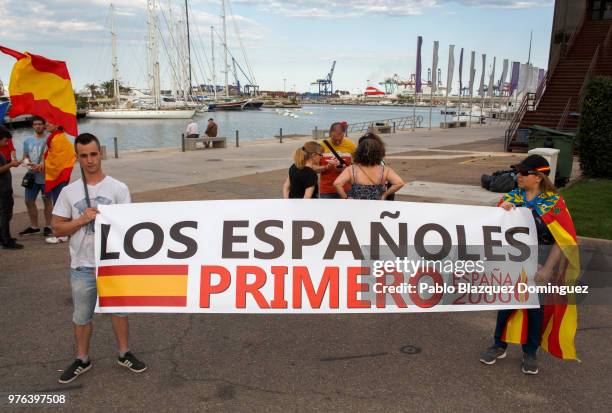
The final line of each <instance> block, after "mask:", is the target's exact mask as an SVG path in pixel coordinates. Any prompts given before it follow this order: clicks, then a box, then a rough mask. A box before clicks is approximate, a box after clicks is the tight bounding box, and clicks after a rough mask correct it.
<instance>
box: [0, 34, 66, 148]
mask: <svg viewBox="0 0 612 413" xmlns="http://www.w3.org/2000/svg"><path fill="white" fill-rule="evenodd" d="M0 51H1V52H3V53H5V54H7V55H10V56H13V57H14V58H15V59H17V62H16V63H15V65H14V66H13V70H12V72H11V80H10V82H9V95H10V98H11V109H10V110H9V116H12V117H15V116H18V115H24V114H30V115H37V116H40V117H42V118H44V119H45V120H47V121H49V122H51V123H54V124H56V125H60V126H62V127H63V128H64V130H65V131H66V132H67V133H69V134H70V135H72V136H77V133H78V132H77V120H76V102H75V100H74V91H73V90H72V83H71V82H70V75H69V74H68V68H67V67H66V63H65V62H61V61H58V60H51V59H47V58H46V57H43V56H38V55H35V54H30V53H28V52H25V53H20V52H17V51H15V50H12V49H8V48H6V47H2V46H0Z"/></svg>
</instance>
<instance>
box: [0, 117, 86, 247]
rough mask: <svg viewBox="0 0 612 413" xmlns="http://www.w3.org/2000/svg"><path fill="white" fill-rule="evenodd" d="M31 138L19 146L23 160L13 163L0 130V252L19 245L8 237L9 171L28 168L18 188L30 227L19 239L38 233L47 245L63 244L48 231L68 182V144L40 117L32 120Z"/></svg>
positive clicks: (57, 129)
mask: <svg viewBox="0 0 612 413" xmlns="http://www.w3.org/2000/svg"><path fill="white" fill-rule="evenodd" d="M32 129H33V132H34V134H33V136H30V137H28V138H27V139H26V140H25V141H24V142H23V157H22V159H21V160H18V159H17V154H16V152H15V147H14V145H13V142H12V135H11V132H10V131H9V130H8V129H6V128H5V127H4V126H0V181H1V182H0V243H1V245H2V247H3V248H4V249H9V250H10V249H13V250H16V249H22V248H23V245H21V244H19V243H17V242H16V239H15V238H13V237H12V236H11V232H10V221H11V219H12V216H13V206H14V198H13V185H12V175H11V169H12V168H16V167H19V166H24V167H26V168H28V172H27V173H26V176H25V177H24V179H23V180H22V183H21V185H22V186H23V187H24V195H25V204H26V208H27V211H28V217H29V220H30V225H29V226H28V227H27V228H25V229H24V230H22V231H20V232H19V235H20V236H27V235H34V234H40V233H42V234H43V235H44V236H45V240H46V242H48V243H51V244H56V243H59V242H63V241H66V240H67V238H65V237H56V236H55V235H54V234H53V231H52V229H51V212H52V209H53V205H55V203H56V202H57V199H58V197H59V194H60V192H61V191H62V189H63V188H64V187H65V186H66V185H68V182H70V175H71V173H72V165H73V164H74V161H75V158H76V156H75V154H74V150H73V148H72V143H71V142H70V141H69V140H68V138H67V137H66V135H65V134H64V133H63V129H62V128H61V127H59V126H58V125H55V124H53V123H51V122H45V120H44V119H42V118H40V117H34V118H33V120H32ZM39 194H40V195H41V198H42V201H43V207H44V208H43V211H44V226H43V229H42V231H41V229H40V227H39V225H38V224H39V219H38V207H37V206H36V200H37V198H38V195H39Z"/></svg>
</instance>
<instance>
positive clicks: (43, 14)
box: [0, 0, 553, 93]
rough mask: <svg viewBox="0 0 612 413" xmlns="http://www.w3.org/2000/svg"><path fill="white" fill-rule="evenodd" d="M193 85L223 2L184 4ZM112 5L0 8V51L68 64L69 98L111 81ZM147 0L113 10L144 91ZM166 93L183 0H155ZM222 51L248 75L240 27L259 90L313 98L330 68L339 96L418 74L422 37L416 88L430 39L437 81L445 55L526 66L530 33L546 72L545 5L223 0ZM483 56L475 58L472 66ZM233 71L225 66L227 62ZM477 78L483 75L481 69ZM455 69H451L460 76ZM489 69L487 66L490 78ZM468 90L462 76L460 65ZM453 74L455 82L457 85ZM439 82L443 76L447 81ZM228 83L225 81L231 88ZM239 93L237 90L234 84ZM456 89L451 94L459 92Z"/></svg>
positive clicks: (26, 2) (126, 71) (22, 0)
mask: <svg viewBox="0 0 612 413" xmlns="http://www.w3.org/2000/svg"><path fill="white" fill-rule="evenodd" d="M188 1H189V7H190V23H191V38H192V47H193V49H194V51H193V52H192V63H193V66H194V69H193V76H194V83H196V81H198V83H204V82H207V81H208V79H209V78H211V77H212V76H211V69H210V66H211V52H210V48H211V41H210V26H211V25H213V26H215V28H216V30H218V32H219V33H221V20H220V18H219V14H220V1H214V0H212V1H211V0H188ZM110 3H111V2H110V1H108V0H46V1H34V0H2V1H1V2H0V21H1V22H2V24H0V44H2V45H3V46H7V47H10V48H13V49H16V50H18V51H29V52H32V53H36V54H41V55H44V56H46V57H49V58H52V59H58V60H65V61H66V62H67V64H68V69H69V71H70V74H71V77H72V81H73V85H74V87H75V88H76V89H80V88H82V87H83V86H84V85H85V84H87V83H99V82H101V81H104V80H108V79H110V78H111V77H112V74H111V37H110V20H109V9H110V7H109V6H110ZM146 3H147V2H146V0H114V1H113V4H114V7H115V10H116V12H115V20H116V25H117V44H118V60H119V71H120V77H121V80H122V81H123V82H124V83H127V84H129V85H131V86H135V87H140V88H146V87H147V77H146V72H147V71H146V68H147V60H146V47H145V44H146V43H145V39H146V33H147V15H146ZM158 3H160V11H159V12H158V15H159V20H160V28H161V29H160V30H161V31H162V33H164V36H163V37H164V40H163V41H161V44H160V61H161V62H162V63H161V65H162V88H170V86H171V77H172V73H174V72H173V69H172V68H171V66H170V65H169V64H168V63H167V62H168V58H167V56H168V55H169V54H172V53H173V52H172V51H171V50H170V49H173V47H172V44H173V40H172V38H170V36H169V35H168V34H167V27H168V24H167V22H169V21H170V20H171V19H170V4H171V5H172V12H173V15H174V19H173V20H177V19H178V18H179V17H182V11H181V7H182V4H183V3H184V2H183V0H161V1H158ZM226 3H229V7H228V8H227V11H226V13H227V15H228V39H229V40H228V45H229V49H230V51H231V53H232V54H233V55H234V56H236V58H237V60H238V62H239V64H240V65H241V66H243V67H244V68H245V71H246V64H245V63H244V59H243V57H242V56H243V54H242V51H241V49H240V47H239V40H238V36H237V34H236V28H237V30H238V32H239V34H240V36H239V37H240V40H241V42H242V44H243V45H244V49H245V51H246V55H247V56H248V59H249V62H250V66H251V68H252V70H253V73H254V76H255V80H256V82H257V83H258V84H259V85H260V87H261V89H262V90H282V89H283V84H284V83H283V79H286V88H287V90H292V89H293V87H294V85H295V89H296V90H297V91H299V92H304V91H308V90H311V91H314V90H315V89H314V88H315V87H314V86H311V85H310V82H312V81H314V80H316V79H317V78H320V77H323V76H325V75H326V74H327V72H328V71H329V69H330V66H331V63H332V61H333V60H337V64H336V71H335V73H334V79H333V80H334V89H343V90H349V91H351V92H353V93H354V92H357V91H361V90H363V89H364V88H365V86H366V84H367V81H368V80H370V83H371V84H375V85H376V84H378V82H380V81H382V80H383V79H384V78H385V77H388V76H392V75H393V74H396V73H397V74H398V75H399V76H400V77H402V78H408V77H409V75H410V74H411V73H414V72H415V64H416V63H415V62H416V39H417V36H419V35H421V36H423V78H424V79H426V77H427V68H428V67H430V66H431V60H432V46H433V41H434V40H438V41H439V42H440V65H441V67H442V70H443V72H445V69H446V62H447V59H448V45H449V44H455V45H456V49H455V50H456V55H455V62H456V63H458V60H459V50H460V49H461V48H462V47H463V48H465V53H466V60H468V62H467V64H469V58H468V56H469V51H471V50H475V51H476V52H477V53H478V54H481V53H486V54H487V66H489V65H490V64H491V63H492V56H496V57H497V60H498V64H497V70H496V72H497V76H496V77H499V74H500V72H501V60H502V59H505V58H507V59H509V60H516V61H522V62H526V61H527V55H528V49H529V33H530V31H531V30H533V48H532V56H531V57H532V62H533V63H534V64H535V65H536V66H540V67H546V65H547V62H548V49H549V45H550V32H551V26H552V15H553V1H552V0H525V1H516V0H404V1H400V0H282V1H280V0H279V1H274V0H229V1H227V2H226ZM220 50H221V48H220V45H219V41H218V39H217V42H216V52H217V53H216V59H215V64H216V68H217V70H216V72H217V74H216V78H217V81H218V83H219V84H221V83H222V79H223V75H222V74H221V69H222V56H221V53H220ZM479 59H480V58H479V57H478V59H477V61H480V60H479ZM13 63H14V60H13V59H12V58H10V57H8V56H0V79H1V80H2V81H3V82H4V83H5V85H6V84H8V79H9V75H10V70H11V67H12V64H13ZM230 63H231V59H230ZM477 67H478V72H477V74H476V78H477V79H479V77H480V63H479V64H478V65H477ZM456 70H457V69H456ZM488 70H490V67H489V69H488ZM463 73H464V82H465V83H467V79H466V77H467V73H468V70H467V68H465V67H464V71H463ZM457 76H458V75H457V72H455V82H454V83H458V79H457ZM445 78H446V74H445V73H444V74H443V79H445ZM232 81H233V75H230V82H232ZM241 82H242V83H244V80H241ZM456 88H457V86H455V89H456Z"/></svg>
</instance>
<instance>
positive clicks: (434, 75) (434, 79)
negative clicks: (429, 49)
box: [431, 40, 440, 93]
mask: <svg viewBox="0 0 612 413" xmlns="http://www.w3.org/2000/svg"><path fill="white" fill-rule="evenodd" d="M439 46H440V42H438V41H437V40H435V41H434V44H433V60H432V64H431V92H432V93H433V92H435V91H436V90H438V47H439Z"/></svg>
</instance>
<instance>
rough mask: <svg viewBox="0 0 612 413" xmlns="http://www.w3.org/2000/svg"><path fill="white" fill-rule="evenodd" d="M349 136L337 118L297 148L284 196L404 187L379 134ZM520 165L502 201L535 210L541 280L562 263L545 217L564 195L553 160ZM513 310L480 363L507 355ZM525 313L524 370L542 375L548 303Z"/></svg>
mask: <svg viewBox="0 0 612 413" xmlns="http://www.w3.org/2000/svg"><path fill="white" fill-rule="evenodd" d="M345 135H346V133H345V127H344V126H343V125H342V124H341V123H334V124H332V126H331V128H330V131H329V139H326V140H324V141H323V143H322V144H321V143H319V142H316V141H310V142H306V143H305V144H304V145H303V146H302V147H300V148H298V149H297V150H296V151H295V153H294V154H293V165H291V167H290V168H289V173H288V176H287V178H286V179H285V182H284V184H283V197H284V198H328V199H330V198H332V199H333V198H337V199H369V200H385V199H391V198H392V197H393V195H394V194H395V192H397V191H398V190H399V189H400V188H402V186H404V181H403V180H402V178H401V177H399V176H398V175H397V173H396V172H395V171H394V170H393V169H392V168H389V167H388V166H386V165H385V162H384V158H385V144H384V142H383V141H382V140H381V138H380V137H379V136H377V135H376V134H373V133H367V134H365V135H363V136H362V137H360V138H359V141H358V144H357V145H355V144H354V143H353V142H352V141H350V140H349V139H348V138H347V137H346V136H345ZM516 168H517V171H518V179H517V186H518V187H517V188H516V189H515V190H513V191H511V192H510V193H508V194H505V195H504V196H503V197H502V199H501V201H500V203H499V206H500V207H501V208H503V209H505V210H508V211H509V210H511V209H514V208H516V207H527V208H529V209H530V210H531V211H532V215H533V217H534V221H535V224H536V230H537V235H538V244H539V246H540V249H542V248H544V250H543V251H541V252H544V251H545V253H543V254H542V253H541V254H539V260H540V262H539V267H538V271H537V273H536V274H535V277H536V281H537V282H539V283H546V282H548V281H549V280H550V279H551V277H552V276H553V273H554V271H555V268H556V267H558V266H559V262H560V261H561V260H562V254H561V252H560V251H561V250H560V248H559V247H558V245H557V243H556V240H555V238H554V236H553V235H552V234H551V231H550V230H549V228H548V227H547V224H546V222H545V221H544V219H543V216H544V215H545V214H547V213H548V212H549V211H550V210H551V209H553V207H556V205H561V204H563V205H564V203H563V199H562V197H561V195H559V193H558V192H557V190H556V188H555V187H554V184H553V183H552V181H551V179H550V178H549V174H550V165H549V164H548V161H547V160H546V159H545V158H543V157H542V156H539V155H531V156H528V157H527V158H526V159H524V160H523V161H522V162H521V163H519V164H518V165H516ZM319 175H320V179H319ZM547 219H548V218H547ZM546 246H548V250H547V249H546ZM551 246H552V248H551ZM549 251H550V252H549ZM515 312H516V311H515V310H513V309H508V310H500V311H499V312H498V316H497V325H496V328H495V333H494V337H493V338H494V340H493V345H492V346H491V347H489V348H488V349H486V350H485V351H484V353H483V354H482V356H481V357H480V361H481V362H482V363H484V364H488V365H490V364H494V363H495V362H496V361H497V360H498V359H503V358H505V357H506V348H507V346H508V343H507V342H506V341H505V340H506V338H505V334H504V331H505V329H506V326H507V324H508V323H509V322H510V320H511V319H512V317H513V316H514V314H515ZM525 313H526V324H525V325H526V327H525V331H526V340H525V342H524V344H523V347H522V349H523V358H522V361H521V370H522V372H523V373H524V374H538V371H539V368H538V361H537V356H536V353H537V350H538V348H539V347H540V343H541V341H542V335H543V327H545V325H544V319H545V316H544V307H542V306H540V307H538V308H531V309H528V310H526V312H525Z"/></svg>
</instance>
